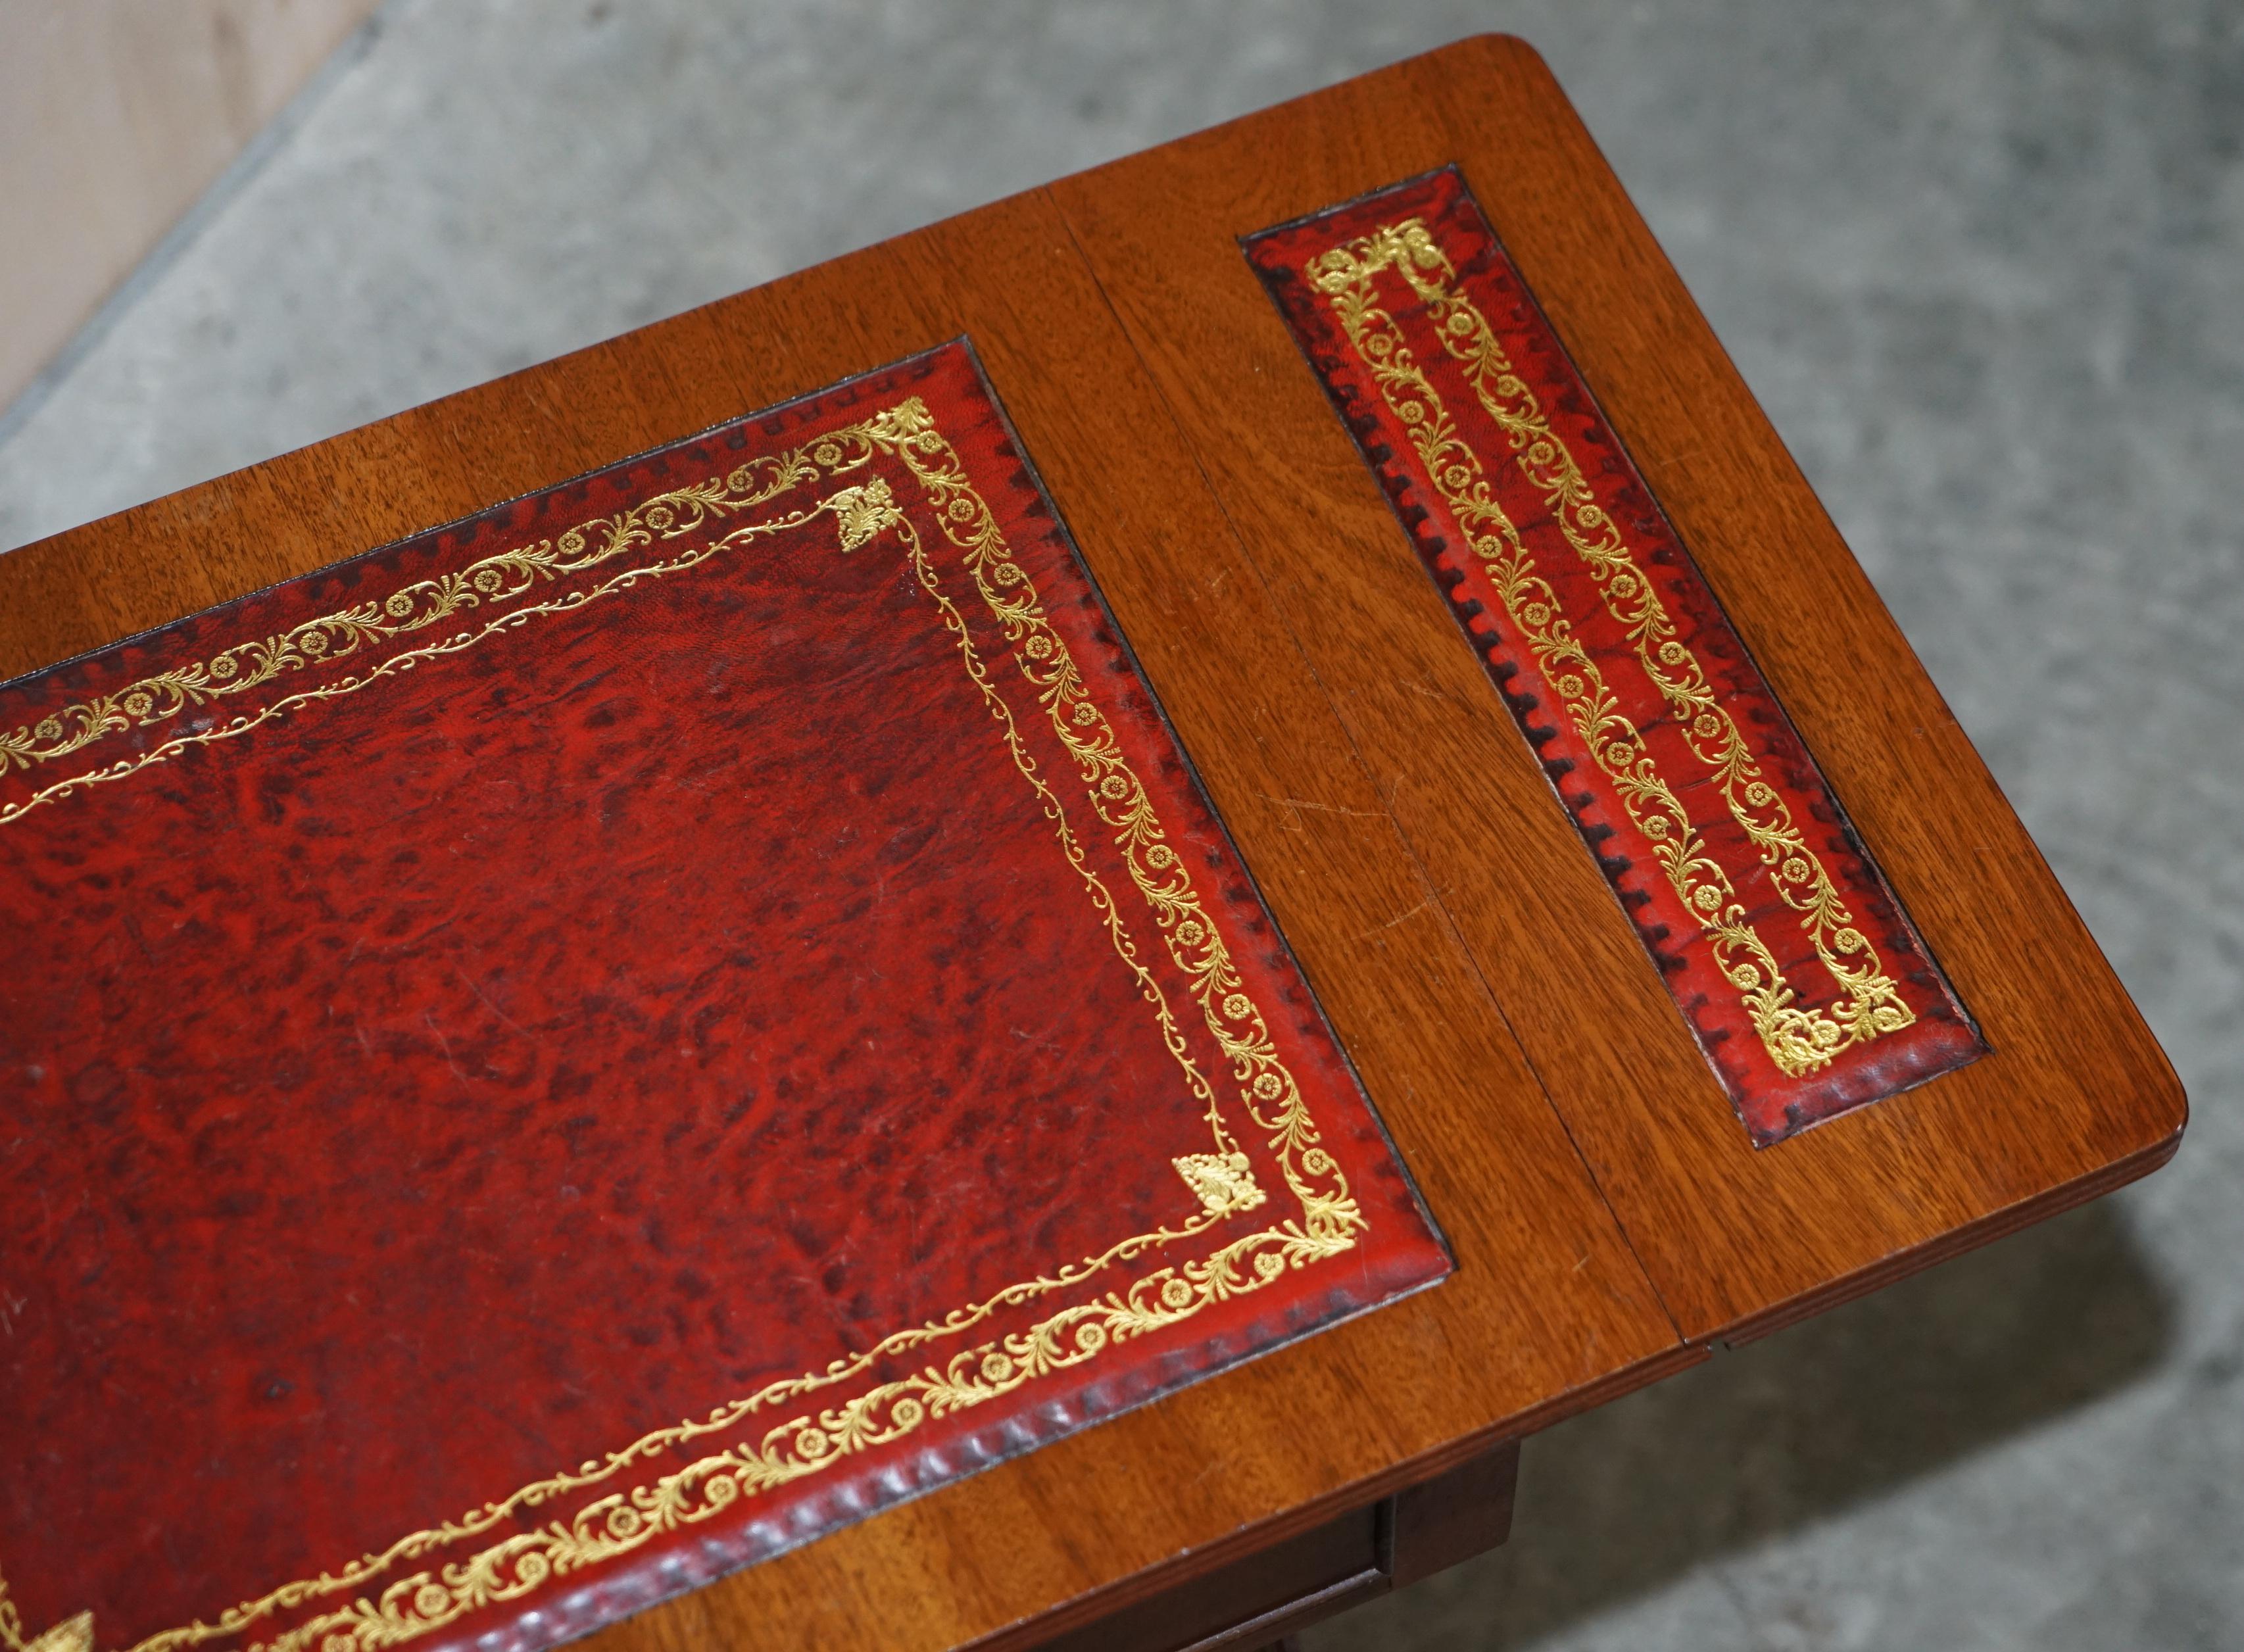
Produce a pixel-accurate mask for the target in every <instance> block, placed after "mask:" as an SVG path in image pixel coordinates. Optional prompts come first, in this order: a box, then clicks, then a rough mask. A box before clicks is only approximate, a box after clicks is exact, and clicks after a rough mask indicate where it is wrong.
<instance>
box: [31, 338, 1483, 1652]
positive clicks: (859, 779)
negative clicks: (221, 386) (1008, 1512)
mask: <svg viewBox="0 0 2244 1652" xmlns="http://www.w3.org/2000/svg"><path fill="white" fill-rule="evenodd" d="M0 763H4V765H5V767H6V773H5V776H4V778H0V1107H4V1121H5V1123H4V1129H3V1130H0V1310H4V1334H3V1335H0V1393H4V1394H5V1396H6V1403H5V1405H4V1406H0V1466H4V1468H0V1577H4V1579H5V1590H6V1591H7V1592H8V1593H7V1594H5V1595H0V1598H4V1599H11V1600H12V1602H13V1608H14V1610H15V1611H16V1612H17V1614H18V1618H17V1622H18V1623H19V1625H20V1628H21V1630H22V1632H23V1633H24V1634H25V1635H30V1634H36V1633H37V1632H40V1631H43V1630H44V1629H46V1628H49V1627H50V1626H51V1625H53V1624H56V1623H58V1622H62V1621H63V1620H64V1619H66V1618H68V1617H70V1616H71V1615H74V1614H76V1613H78V1612H79V1611H81V1610H86V1609H91V1611H92V1613H93V1615H94V1617H93V1622H94V1634H95V1638H96V1642H97V1643H98V1645H100V1646H102V1647H105V1648H125V1647H133V1646H142V1647H149V1646H158V1645H160V1646H164V1647H167V1648H169V1647H180V1648H184V1647H185V1646H186V1645H188V1644H190V1643H192V1644H194V1645H196V1646H221V1647H222V1646H228V1645H237V1644H239V1645H243V1646H247V1645H268V1646H286V1647H290V1648H297V1647H302V1648H319V1647H327V1648H335V1647H337V1646H341V1647H355V1646H372V1645H375V1644H389V1643H390V1642H395V1641H397V1640H416V1639H422V1638H423V1637H425V1643H427V1644H430V1645H452V1644H464V1643H466V1642H468V1641H470V1640H475V1641H477V1644H479V1645H481V1646H483V1647H487V1648H492V1649H498V1648H531V1647H537V1646H544V1645H547V1644H551V1643H552V1642H556V1641H558V1640H561V1639H563V1638H564V1637H567V1636H570V1635H576V1634H579V1633H581V1632H583V1631H585V1630H586V1629H588V1628H592V1627H595V1626H597V1625H598V1624H599V1623H601V1622H605V1621H607V1620H609V1619H611V1618H612V1617H614V1616H617V1615H620V1614H621V1613H623V1612H625V1611H628V1610H630V1609H632V1608H636V1607H639V1606H641V1605H644V1604H646V1603H648V1602H649V1601H653V1600H656V1599H659V1598H660V1597H662V1596H664V1595H669V1594H672V1593H675V1592H677V1591H679V1590H680V1589H683V1588H688V1587H691V1586H692V1585H693V1584H695V1583H697V1582H700V1581H706V1580H707V1579H709V1578H712V1577H713V1576H715V1575H717V1574H720V1573H722V1572H724V1571H726V1570H727V1569H730V1568H734V1567H737V1566H740V1565H741V1564H744V1563H746V1562H747V1561H753V1560H755V1559H757V1558H759V1557H760V1556H762V1555H766V1554H771V1553H773V1552H774V1551H775V1550H778V1549H780V1548H782V1547H787V1546H790V1545H793V1544H795V1543H799V1542H801V1541H805V1540H807V1539H808V1538H811V1537H814V1536H815V1535H817V1534H819V1533H821V1532H822V1531H825V1530H828V1529H829V1528H831V1527H833V1526H835V1525H836V1524H837V1523H840V1522H843V1521H851V1520H855V1519H856V1518H859V1517H861V1516H862V1515H863V1514H867V1513H868V1512H869V1511H871V1510H874V1509H876V1508H878V1507H881V1506H882V1505H883V1504H886V1503H890V1502H893V1501H895V1500H898V1499H900V1498H902V1497H906V1496H909V1495H911V1494H913V1493H915V1492H917V1491H921V1490H923V1489H925V1488H927V1487H931V1486H934V1485H936V1484H939V1483H941V1482H942V1481H943V1480H949V1479H951V1478H954V1477H956V1476H957V1475H960V1474H963V1473H970V1472H971V1471H973V1470H974V1469H976V1468H977V1467H983V1466H984V1465H987V1464H990V1463H992V1462H995V1461H997V1460H999V1459H1001V1458H1004V1457H1005V1456H1008V1455H1010V1454H1012V1453H1017V1452H1020V1451H1023V1450H1026V1449H1028V1448H1030V1447H1031V1446H1035V1445H1037V1444H1038V1443H1039V1442H1040V1441H1043V1440H1048V1439H1051V1438H1052V1437H1054V1436H1056V1435H1058V1434H1060V1433H1065V1432H1067V1431H1070V1430H1071V1429H1074V1428H1078V1427H1080V1426H1084V1425H1085V1424H1086V1423H1089V1422H1092V1421H1094V1420H1096V1419H1099V1418H1101V1417H1104V1416H1107V1415H1110V1414H1112V1413H1114V1412H1115V1411H1117V1410H1119V1409H1120V1408H1122V1407H1124V1406H1130V1405H1133V1404H1136V1403H1138V1402H1139V1401H1141V1400H1144V1399H1147V1398H1149V1397H1151V1396H1152V1395H1155V1394H1157V1393H1159V1392H1162V1391H1164V1390H1166V1389H1169V1388H1172V1387H1174V1386H1177V1385H1178V1384H1179V1383H1182V1382H1186V1381H1189V1380H1192V1379H1194V1378H1195V1377H1198V1376H1200V1375H1203V1374H1206V1372H1212V1371H1214V1370H1216V1369H1218V1368H1220V1367H1221V1366H1222V1365H1227V1364H1228V1363H1231V1362H1233V1361H1235V1360H1237V1359H1242V1358H1244V1357H1246V1356H1247V1355H1249V1354H1251V1353H1254V1352H1256V1351H1258V1350H1261V1349H1264V1348H1267V1347H1268V1346H1270V1345H1272V1344H1274V1343H1275V1342H1277V1341H1280V1340H1282V1339H1285V1338H1291V1337H1294V1336H1297V1335H1300V1334H1301V1333H1302V1332H1307V1331H1310V1330H1313V1329H1315V1327H1317V1326H1319V1325H1325V1324H1328V1323H1329V1322H1330V1321H1332V1320H1333V1319H1335V1318H1338V1317H1340V1316H1342V1315H1345V1314H1348V1313H1350V1312H1353V1311H1356V1310H1359V1309H1361V1308H1363V1307H1366V1306H1369V1305H1372V1304H1375V1303H1377V1302H1379V1301H1382V1300H1384V1299H1386V1298H1389V1297H1391V1296H1393V1295H1395V1294H1396V1293H1397V1292H1399V1291H1407V1290H1409V1289H1411V1288H1413V1287H1415V1286H1416V1285H1423V1284H1424V1283H1426V1282H1427V1281H1429V1280H1431V1279H1433V1278H1437V1277H1439V1276H1440V1275H1441V1274H1442V1273H1443V1271H1445V1270H1446V1267H1447V1265H1448V1264H1447V1262H1446V1259H1445V1258H1444V1255H1443V1251H1442V1249H1441V1247H1440V1245H1439V1244H1438V1242H1437V1240H1436V1238H1435V1237H1434V1236H1433V1234H1432V1232H1431V1231H1430V1226H1429V1224H1428V1223H1427V1220H1426V1218H1425V1217H1424V1216H1423V1212H1422V1211H1421V1210H1420V1209H1419V1207H1418V1205H1417V1204H1416V1199H1415V1196H1414V1195H1413V1192H1412V1190H1411V1189H1410V1186H1409V1183H1408V1181H1407V1179H1406V1177H1404V1175H1403V1173H1402V1169H1401V1167H1400V1166H1399V1165H1398V1164H1397V1163H1396V1161H1395V1159H1394V1158H1393V1156H1392V1155H1391V1153H1390V1151H1389V1149H1388V1148H1387V1146H1386V1144H1385V1143H1384V1141H1383V1139H1382V1136H1381V1134H1380V1131H1379V1129H1378V1126H1377V1124H1376V1122H1375V1119H1374V1118H1373V1116H1372V1115H1371V1112H1370V1110H1369V1106H1368V1104H1367V1102H1366V1101H1365V1099H1364V1097H1363V1096H1362V1093H1361V1092H1360V1091H1359V1090H1358V1089H1357V1088H1356V1086H1355V1082H1353V1080H1352V1078H1351V1077H1350V1075H1349V1074H1348V1069H1346V1067H1345V1065H1344V1064H1343V1063H1342V1060H1341V1057H1340V1055H1339V1053H1338V1051H1337V1050H1336V1049H1335V1046H1334V1043H1333V1041H1332V1038H1331V1035H1330V1034H1329V1033H1328V1030H1327V1028H1326V1027H1325V1025H1324V1023H1323V1022H1322V1020H1321V1016H1320V1015H1319V1013H1318V1010H1317V1008H1316V1006H1315V1002H1314V1001H1312V999H1311V997H1310V995H1309V993H1308V988H1307V987H1306V986H1305V984H1304V983H1303V981H1302V980H1301V975H1300V974H1299V971H1298V970H1297V968H1295V966H1294V963H1293V962H1292V961H1291V959H1290V957H1289V955H1288V952H1287V950H1286V947H1285V945H1284V942H1283V941H1282V940H1281V938H1280V936H1279V935H1278V934H1277V933H1276V931H1275V930H1274V927H1273V926H1272V924H1271V921H1270V919H1269V916H1268V914H1267V912H1266V911H1265V910H1264V909H1263V907H1261V903H1260V901H1259V900H1258V899H1257V897H1256V895H1255V893H1254V889H1253V887H1252V885H1251V884H1250V883H1249V881H1248V880H1247V874H1246V872H1245V871H1244V869H1243V868H1242V867H1241V866H1240V863H1239V860H1238V859H1237V857H1236V855H1235V854H1234V852H1233V850H1232V849H1231V847H1230V846H1229V844H1228V842H1227V839H1226V838H1225V836H1224V834H1223V833H1222V831H1221V829H1220V826H1218V824H1217V822H1216V821H1215V819H1214V818H1213V815H1212V814H1211V813H1210V812H1209V810H1208V807H1207V806H1206V801H1205V800H1204V799H1203V798H1202V796H1201V795H1200V792H1199V790H1198V789H1197V786H1196V785H1195V784H1194V782H1193V778H1192V776H1191V774H1190V772H1189V771H1188V770H1187V768H1186V765H1185V762H1184V759H1183V757H1182V755H1181V754H1180V752H1179V750H1178V748H1177V746H1176V745H1175V742H1174V740H1173V737H1172V736H1171V735H1170V733H1169V732H1168V731H1167V729H1166V725H1164V724H1163V722H1162V720H1161V718H1160V717H1159V712H1158V711H1157V710H1156V708H1155V707H1154V705H1153V704H1152V700H1151V698H1150V696H1149V694H1148V692H1147V690H1146V685H1145V684H1144V682H1143V681H1142V680H1141V679H1140V678H1139V676H1138V674H1137V673H1136V671H1135V670H1134V669H1133V667H1132V664H1131V663H1130V660H1129V658H1128V657H1127V655H1126V654H1125V652H1124V651H1123V648H1122V645H1121V643H1120V641H1119V638H1118V637H1116V635H1115V634H1114V632H1113V630H1112V622H1111V621H1110V620H1109V618H1108V617H1107V616H1106V614H1105V610H1103V608H1102V607H1101V605H1100V603H1099V601H1098V597H1097V595H1096V594H1095V592H1094V591H1093V590H1092V587H1091V585H1090V583H1089V581H1088V579H1087V577H1085V572H1084V570H1083V568H1082V566H1081V564H1080V563H1078V560H1077V559H1076V557H1075V556H1074V555H1073V553H1072V551H1071V548H1070V547H1069V545H1068V543H1067V542H1066V540H1065V536H1064V534H1063V532H1062V530H1061V529H1060V526H1059V524H1058V522H1057V521H1056V520H1055V518H1054V516H1053V514H1052V510H1051V505H1050V503H1049V502H1047V500H1046V499H1045V498H1044V496H1043V494H1042V493H1041V492H1040V490H1039V489H1038V487H1037V485H1036V482H1035V481H1034V478H1033V477H1032V476H1031V474H1030V472H1029V470H1028V469H1027V465H1026V462H1025V460H1024V456H1023V455H1022V454H1021V453H1020V452H1019V451H1018V449H1017V446H1016V444H1015V442H1014V441H1013V439H1012V437H1011V436H1010V433H1009V431H1008V429H1007V428H1006V426H1005V425H1004V421H1003V419H1002V417H1001V415H1000V414H999V412H998V409H997V406H996V404H995V402H994V401H993V400H992V397H991V395H990V392H989V390H988V388H986V386H985V385H984V383H983V381H982V379H981V377H980V375H979V373H978V371H977V367H976V366H975V364H974V361H973V359H972V357H971V355H970V353H969V352H968V350H967V349H966V347H964V346H963V345H951V346H947V347H943V348H942V349H939V350H936V351H935V352H932V353H931V354H928V355H925V356H923V357H919V358H916V359H914V360H912V361H907V362H904V363H902V364H900V365H899V366H896V367H891V368H888V369H885V370H883V371H882V372H879V373H876V374H871V375H869V376H868V377H865V378H862V379H858V380H855V381H850V382H848V383H847V384H845V385H842V386H840V387H837V388H835V389H832V390H830V391H827V392H824V393H821V394H818V395H815V396H812V397H810V398H808V399H806V400H804V401H798V402H794V403H791V404H789V405H787V406H786V407H782V408H777V409H774V410H772V411H770V412H767V413H763V414H759V415H754V416H753V417H750V418H747V419H744V420H742V421H739V422H737V423H735V424H733V425H729V426H727V427H725V428H720V429H718V430H716V431H713V432H711V433H710V434H708V435H704V436H701V437H698V438H695V439H693V440H691V441H687V442H680V443H679V444H676V445H674V446H673V447H670V448H664V449H662V450H660V451H659V452H656V453H653V454H650V455H645V456H643V457H640V458H637V459H632V460H630V461H627V462H623V463H620V464H618V465H615V466H613V467H612V468H610V469H606V470H603V471H600V472H598V473H597V474H595V475H591V476H588V477H585V478H584V479H582V480H579V481H577V482H570V483H568V484H566V485H564V486H562V487H558V488H555V489H551V490H549V491H547V492H545V493H543V494H539V495H537V496H534V497H531V498H527V499H523V500H519V501H517V502H514V503H511V504H508V505H504V506H500V507H497V508H496V509H492V510H490V511H488V512H486V513H484V514H483V515H482V516H477V517H475V518H473V519H471V520H470V521H467V522H464V523H459V524H456V525H455V526H453V527H449V528H446V529H439V530H436V531H434V532H431V533H429V534H425V535H422V536H419V537H417V538H416V539H413V540H410V541H408V542H405V543H401V544H398V545H395V546H393V547H390V548H389V549H386V550H380V551H375V552H372V553H369V554H368V555H366V556H360V557H357V558H355V560H352V561H350V562H348V563H341V564H340V565H338V566H336V567H335V568H333V569H330V570H327V571H325V572H321V573H319V574H314V575H312V576H309V577H305V578H302V579H298V580H294V581H292V582H290V583H287V584H285V585H282V586H280V587H278V588H276V589H274V590H270V591H267V592H265V593H262V594H260V595H258V596H255V597H249V598H247V599H245V600H243V601H240V602H237V603H231V604H229V605H227V606H226V607H224V608H220V609H217V610H213V611H211V612H209V613H206V614H202V615H199V616H197V617H194V618H192V619H188V620H185V621H182V622H180V623H179V624H175V625H172V626H170V627H167V628H166V629H165V630H160V631H158V632H155V633H152V634H151V635H149V636H146V637H140V638H138V639H136V640H134V641H132V642H130V643H126V644H119V645H118V646H117V647H114V648H112V649H109V650H106V651H103V652H102V653H99V654H98V655H94V656H91V657H87V658H84V659H81V660H78V661H76V662H73V663H71V664H65V665H63V666H58V667H57V668H55V669H53V670H51V671H46V672H43V673H41V674H39V675H37V676H36V677H33V678H27V679H24V680H23V681H20V682H18V683H17V684H12V685H10V686H9V687H7V688H6V689H4V690H0ZM1203 1195H1205V1197H1203ZM197 1625H199V1626H204V1628H202V1629H198V1630H197V1631H196V1633H195V1634H194V1635H192V1636H190V1637H185V1638H180V1637H178V1636H177V1635H175V1633H174V1632H177V1631H181V1630H184V1629H186V1628H189V1627H190V1626H197ZM206 1630H207V1633H206V1632H205V1631H206Z"/></svg>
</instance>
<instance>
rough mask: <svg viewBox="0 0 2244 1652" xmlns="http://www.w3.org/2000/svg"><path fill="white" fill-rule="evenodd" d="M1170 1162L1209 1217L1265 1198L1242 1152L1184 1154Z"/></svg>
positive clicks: (1248, 1206)
mask: <svg viewBox="0 0 2244 1652" xmlns="http://www.w3.org/2000/svg"><path fill="white" fill-rule="evenodd" d="M1169 1163H1172V1164H1173V1165H1175V1166H1176V1167H1177V1174H1178V1175H1179V1176H1181V1177H1184V1179H1185V1185H1186V1187H1188V1188H1190V1189H1191V1190H1193V1197H1196V1198H1198V1199H1199V1200H1200V1205H1201V1207H1202V1208H1203V1209H1205V1210H1206V1211H1207V1213H1208V1214H1209V1215H1210V1216H1234V1215H1236V1214H1238V1213H1239V1212H1240V1211H1243V1210H1253V1209H1254V1208H1255V1207H1256V1206H1257V1205H1259V1204H1261V1203H1262V1201H1263V1200H1264V1199H1265V1198H1266V1197H1268V1196H1267V1194H1265V1193H1264V1192H1263V1191H1262V1190H1261V1188H1260V1187H1259V1186H1257V1185H1256V1184H1255V1181H1254V1163H1253V1162H1252V1161H1251V1160H1249V1159H1248V1158H1247V1155H1246V1154H1244V1153H1186V1154H1184V1155H1183V1156H1180V1157H1178V1158H1173V1159H1171V1160H1170V1161H1169Z"/></svg>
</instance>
